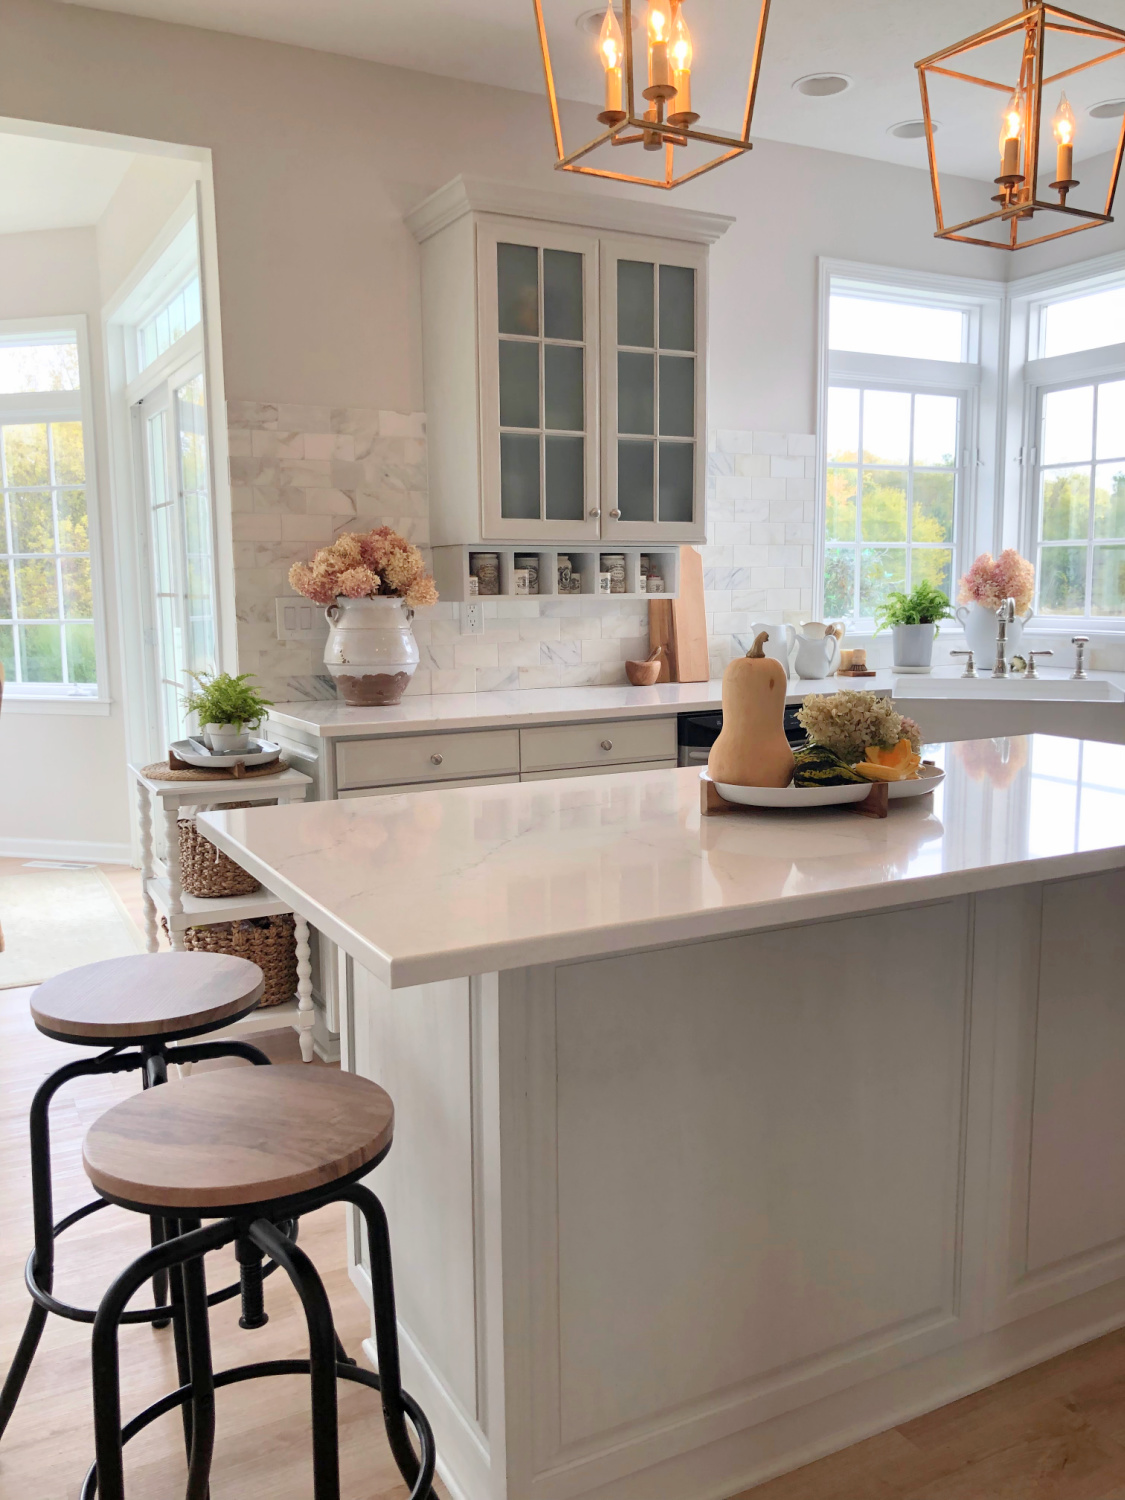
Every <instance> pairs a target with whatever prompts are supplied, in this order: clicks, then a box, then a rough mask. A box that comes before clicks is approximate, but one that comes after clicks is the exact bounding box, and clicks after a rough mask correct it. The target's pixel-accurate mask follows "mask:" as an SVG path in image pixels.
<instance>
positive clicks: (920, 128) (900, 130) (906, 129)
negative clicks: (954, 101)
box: [887, 120, 941, 141]
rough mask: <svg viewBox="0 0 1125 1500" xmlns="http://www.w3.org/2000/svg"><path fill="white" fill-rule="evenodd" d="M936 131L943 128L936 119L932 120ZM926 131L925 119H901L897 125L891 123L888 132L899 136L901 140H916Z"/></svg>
mask: <svg viewBox="0 0 1125 1500" xmlns="http://www.w3.org/2000/svg"><path fill="white" fill-rule="evenodd" d="M931 123H932V125H933V129H934V131H935V133H936V132H937V131H939V130H940V129H941V126H940V125H939V124H938V122H937V121H936V120H933V121H932V122H931ZM925 133H926V122H925V120H900V121H899V122H898V124H897V125H889V126H888V127H887V134H888V135H894V136H897V137H898V139H899V140H900V141H916V140H918V139H919V138H920V137H921V136H924V135H925Z"/></svg>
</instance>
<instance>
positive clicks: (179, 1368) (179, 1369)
mask: <svg viewBox="0 0 1125 1500" xmlns="http://www.w3.org/2000/svg"><path fill="white" fill-rule="evenodd" d="M181 1229H182V1226H181V1225H180V1222H179V1220H178V1219H165V1220H164V1232H165V1238H166V1239H168V1240H173V1239H176V1238H177V1237H178V1236H179V1234H180V1233H181ZM168 1280H169V1283H170V1288H171V1293H172V1338H173V1341H174V1343H175V1348H176V1381H177V1384H178V1385H180V1386H185V1385H190V1384H191V1359H190V1356H189V1355H188V1345H187V1314H186V1313H185V1311H184V1275H183V1267H182V1266H178V1265H175V1266H170V1267H169V1268H168ZM180 1417H181V1419H182V1421H183V1426H184V1453H185V1454H186V1456H187V1459H188V1462H189V1463H190V1462H191V1403H190V1401H185V1402H184V1404H183V1405H182V1406H181V1407H180Z"/></svg>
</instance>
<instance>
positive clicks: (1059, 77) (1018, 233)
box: [915, 0, 1125, 250]
mask: <svg viewBox="0 0 1125 1500" xmlns="http://www.w3.org/2000/svg"><path fill="white" fill-rule="evenodd" d="M1021 34H1022V50H1021V55H1020V64H1019V74H1018V77H1015V78H1009V80H1008V81H1007V82H1002V81H999V80H997V79H993V78H985V77H981V76H979V73H978V72H977V71H976V69H977V68H982V67H983V68H985V69H987V68H988V66H989V63H988V60H987V58H983V57H980V56H978V57H975V58H972V57H969V54H972V53H978V54H979V53H980V51H981V49H984V48H987V47H988V46H989V45H990V44H993V43H1001V44H1002V43H1003V40H1004V39H1005V38H1009V37H1016V38H1018V37H1020V35H1021ZM1048 38H1052V40H1051V47H1050V50H1051V52H1052V54H1053V53H1054V51H1055V47H1056V46H1057V45H1058V43H1059V41H1060V40H1062V39H1065V41H1066V44H1067V45H1068V46H1069V47H1071V48H1072V49H1073V47H1074V46H1075V44H1081V43H1082V42H1083V41H1088V42H1090V43H1092V44H1093V48H1094V50H1095V51H1096V52H1097V55H1096V56H1092V57H1089V58H1087V59H1085V60H1083V61H1079V62H1078V63H1076V64H1073V65H1072V66H1069V67H1062V68H1060V69H1059V71H1057V72H1054V73H1046V72H1045V66H1046V63H1045V51H1046V48H1047V44H1048ZM1122 51H1125V31H1121V30H1119V29H1118V28H1117V27H1116V26H1109V25H1105V24H1103V23H1102V22H1101V21H1092V20H1090V19H1089V18H1087V17H1085V16H1078V15H1075V14H1074V13H1073V12H1071V11H1067V10H1060V9H1059V8H1058V7H1057V6H1055V5H1049V4H1047V3H1045V0H1023V10H1022V11H1021V12H1020V14H1019V15H1016V16H1010V17H1009V18H1008V19H1007V20H1005V21H998V22H997V23H996V25H994V26H989V27H987V28H986V29H985V30H984V31H978V32H977V33H976V34H975V35H974V36H971V37H967V38H966V39H965V40H964V41H963V42H955V43H954V45H953V46H951V47H943V48H942V50H941V51H940V52H935V53H933V54H932V56H930V57H926V58H923V59H922V61H921V62H919V63H915V67H916V68H917V70H918V83H919V86H920V88H921V91H922V114H923V118H924V121H925V127H926V147H927V150H928V152H929V161H930V179H931V185H932V187H933V195H934V213H935V216H936V219H937V229H936V230H935V237H936V238H938V239H946V240H963V241H964V242H965V243H966V244H970V245H988V246H993V247H995V248H997V249H1000V250H1021V249H1026V248H1027V246H1029V245H1041V244H1043V243H1044V241H1046V240H1054V239H1059V238H1060V237H1061V236H1063V235H1067V234H1077V233H1078V232H1079V230H1082V229H1094V228H1096V227H1097V226H1098V225H1099V224H1110V223H1112V222H1113V220H1112V209H1113V199H1114V195H1115V194H1116V192H1117V180H1118V177H1119V175H1120V172H1121V158H1122V150H1123V148H1125V116H1123V117H1122V121H1121V129H1120V130H1119V132H1118V136H1117V144H1116V148H1115V151H1114V155H1113V163H1112V167H1111V169H1110V174H1109V185H1108V189H1107V191H1106V196H1105V202H1104V207H1103V208H1101V209H1100V210H1099V209H1089V208H1078V207H1076V206H1075V205H1073V204H1071V203H1068V202H1067V195H1068V194H1069V193H1071V192H1072V190H1073V189H1074V188H1076V187H1078V186H1080V183H1079V181H1078V179H1077V178H1076V177H1075V175H1074V137H1075V131H1076V121H1075V118H1074V111H1073V109H1072V108H1071V106H1070V101H1069V100H1068V99H1067V96H1066V93H1065V92H1063V93H1062V94H1061V96H1060V98H1059V102H1058V106H1057V108H1056V110H1055V114H1054V117H1053V119H1052V121H1051V129H1052V132H1053V134H1054V138H1055V147H1056V149H1055V173H1054V180H1053V181H1052V182H1051V183H1050V184H1049V188H1048V191H1049V192H1051V193H1054V194H1055V195H1056V196H1055V198H1054V199H1052V198H1048V197H1046V196H1044V195H1042V194H1041V191H1040V181H1039V179H1040V175H1041V174H1040V167H1039V154H1040V141H1041V140H1042V139H1044V138H1045V135H1046V132H1045V130H1044V129H1043V123H1044V122H1043V89H1044V86H1046V87H1047V88H1048V89H1049V90H1050V91H1051V94H1052V95H1053V86H1054V85H1055V84H1062V82H1063V80H1064V79H1068V78H1071V77H1073V76H1074V75H1075V74H1079V73H1084V72H1085V71H1086V70H1087V69H1088V68H1094V67H1096V66H1097V65H1098V64H1099V63H1103V62H1107V61H1109V60H1110V59H1111V58H1118V57H1120V56H1121V54H1122ZM934 77H942V78H950V79H957V80H958V81H960V82H962V83H968V84H975V85H979V86H980V87H981V88H985V89H992V90H994V91H996V92H997V93H998V94H1000V95H1003V96H1004V97H1005V101H1006V102H1005V103H1004V106H1003V111H1002V113H1001V115H1000V140H999V158H1000V160H999V167H1000V170H999V175H998V176H997V177H996V178H995V184H996V187H997V188H998V189H999V191H998V192H996V193H995V194H994V195H993V197H992V201H993V202H994V203H996V204H998V205H999V207H998V208H995V209H993V210H992V211H991V212H990V213H983V214H978V215H977V216H976V217H974V218H970V219H965V220H964V221H963V222H961V223H958V224H947V223H946V222H945V215H944V211H943V208H942V191H941V178H940V174H939V171H938V163H937V152H936V149H935V145H934V121H933V116H932V113H931V104H930V80H931V79H932V78H934ZM1055 215H1058V216H1061V218H1062V220H1063V222H1062V224H1061V226H1060V225H1059V224H1058V221H1057V220H1055V221H1054V227H1050V228H1047V227H1046V225H1045V224H1044V220H1045V219H1046V221H1047V224H1051V222H1052V219H1053V218H1054V216H1055ZM987 225H993V226H994V236H995V237H994V238H992V239H989V238H987V237H986V234H987V231H986V228H985V226H987ZM1041 230H1042V232H1041ZM974 231H975V232H974Z"/></svg>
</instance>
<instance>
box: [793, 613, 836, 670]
mask: <svg viewBox="0 0 1125 1500" xmlns="http://www.w3.org/2000/svg"><path fill="white" fill-rule="evenodd" d="M843 633H844V627H843V625H842V624H840V623H839V622H837V623H836V624H834V625H825V624H824V623H823V621H821V620H808V621H806V622H805V624H804V625H802V626H801V628H800V630H798V631H797V633H796V634H797V676H798V677H802V678H817V677H831V676H832V674H833V673H834V672H835V671H836V668H837V667H838V666H839V665H840V637H841V636H842V635H843Z"/></svg>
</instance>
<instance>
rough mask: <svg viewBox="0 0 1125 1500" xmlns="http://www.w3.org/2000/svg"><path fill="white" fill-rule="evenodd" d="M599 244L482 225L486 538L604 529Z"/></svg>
mask: <svg viewBox="0 0 1125 1500" xmlns="http://www.w3.org/2000/svg"><path fill="white" fill-rule="evenodd" d="M568 241H569V243H568ZM596 248H597V247H596V242H595V241H593V240H585V239H584V238H583V237H579V236H569V235H565V234H560V235H558V236H557V237H556V236H554V235H553V234H547V233H544V235H543V236H542V239H541V241H540V243H538V244H526V243H518V242H516V241H515V240H513V239H508V238H506V237H505V236H504V234H503V233H500V232H497V233H496V235H495V239H493V238H492V231H488V232H486V231H485V230H484V229H482V230H481V231H480V238H479V240H478V249H479V262H480V267H481V271H480V275H481V283H480V286H481V307H482V329H481V340H482V346H483V348H484V353H483V355H482V366H481V368H482V399H481V420H482V425H483V442H484V450H485V463H484V466H483V477H484V485H485V494H484V504H483V508H482V511H483V513H482V520H483V533H482V534H483V535H484V536H485V537H487V538H495V539H496V540H509V541H518V540H520V539H522V538H532V537H536V536H538V537H542V538H543V539H544V540H547V539H552V538H553V539H555V540H559V541H566V540H571V539H580V538H585V537H587V536H589V537H596V536H597V535H598V513H599V511H598V502H597V495H596V491H597V467H596V458H597V454H596V448H597V444H596V421H595V412H596V406H595V397H594V384H595V382H596V355H595V354H593V350H594V348H595V343H594V341H595V339H596V323H595V314H596V304H597V288H596V282H595V280H594V273H595V271H596V258H597V257H596ZM492 351H494V353H495V364H493V363H492V361H491V357H490V354H491V352H492Z"/></svg>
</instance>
